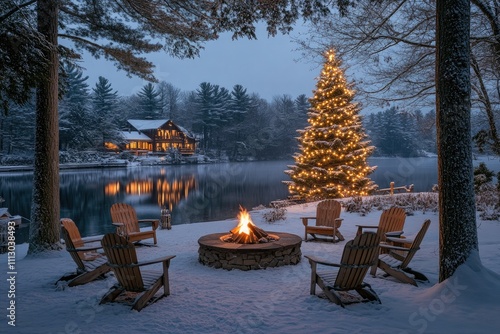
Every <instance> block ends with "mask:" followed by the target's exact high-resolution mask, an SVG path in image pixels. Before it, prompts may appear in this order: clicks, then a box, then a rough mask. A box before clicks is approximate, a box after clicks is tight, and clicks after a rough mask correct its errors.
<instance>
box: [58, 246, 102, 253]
mask: <svg viewBox="0 0 500 334" xmlns="http://www.w3.org/2000/svg"><path fill="white" fill-rule="evenodd" d="M96 249H102V246H93V247H79V248H66V250H67V251H68V252H88V251H93V250H96Z"/></svg>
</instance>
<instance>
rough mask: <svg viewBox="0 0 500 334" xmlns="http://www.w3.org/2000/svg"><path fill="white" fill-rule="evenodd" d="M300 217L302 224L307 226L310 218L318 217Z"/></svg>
mask: <svg viewBox="0 0 500 334" xmlns="http://www.w3.org/2000/svg"><path fill="white" fill-rule="evenodd" d="M300 219H302V224H303V225H304V226H307V225H308V223H309V222H308V219H316V217H300Z"/></svg>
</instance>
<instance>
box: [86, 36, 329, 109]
mask: <svg viewBox="0 0 500 334" xmlns="http://www.w3.org/2000/svg"><path fill="white" fill-rule="evenodd" d="M297 34H298V31H297V32H296V31H292V33H291V35H290V36H284V35H281V34H278V35H277V36H275V37H269V38H268V37H267V33H266V31H265V29H264V28H260V29H258V31H257V38H258V40H247V39H240V40H235V41H232V40H231V37H230V35H228V34H225V35H221V37H220V38H219V40H217V41H212V42H208V43H206V44H205V49H204V50H202V51H201V54H200V57H198V58H196V59H177V58H174V57H172V56H170V55H167V54H166V53H156V54H151V55H148V56H147V58H148V59H149V60H151V61H152V62H153V63H154V64H155V66H156V70H155V75H156V77H157V78H158V79H159V80H160V81H166V82H168V83H171V84H172V85H174V86H175V87H177V88H179V89H181V90H182V91H192V90H196V89H197V88H198V87H199V85H200V83H202V82H204V81H206V82H210V83H212V84H216V85H219V86H221V87H225V88H227V89H229V90H232V88H233V86H234V85H236V84H240V85H242V86H243V87H245V88H246V89H247V92H248V93H258V94H259V95H260V96H261V97H262V98H264V99H266V100H268V101H271V100H272V98H273V97H274V96H280V95H283V94H288V95H290V96H291V97H292V98H296V97H297V96H298V95H300V94H305V95H306V96H307V97H311V96H312V91H313V90H314V89H315V87H316V78H317V77H318V76H319V71H320V69H321V67H320V66H319V65H318V64H313V63H311V62H307V61H306V60H304V59H302V60H301V59H300V57H301V55H300V52H299V51H294V49H296V48H297V44H296V43H294V42H292V41H291V36H296V35H297ZM84 59H85V60H84V63H83V64H82V66H83V67H84V68H86V70H85V71H84V75H88V76H89V80H88V81H87V83H88V84H89V86H90V87H94V86H95V83H96V82H97V78H98V77H99V76H103V77H105V78H106V79H108V80H109V81H110V83H111V85H112V87H113V88H114V89H115V90H118V93H119V94H120V95H123V96H128V95H132V94H135V93H137V92H139V91H140V90H141V88H142V87H143V86H144V85H145V84H146V83H147V82H146V81H144V80H142V79H139V78H136V77H135V78H128V77H127V76H126V74H125V72H124V71H119V70H117V69H116V68H115V67H114V66H113V64H112V63H111V62H107V61H106V60H104V59H99V60H96V59H94V58H92V57H91V56H87V57H85V58H84Z"/></svg>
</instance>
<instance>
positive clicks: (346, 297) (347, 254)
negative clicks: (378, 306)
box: [305, 232, 380, 307]
mask: <svg viewBox="0 0 500 334" xmlns="http://www.w3.org/2000/svg"><path fill="white" fill-rule="evenodd" d="M379 241H380V238H379V237H378V236H377V234H375V233H373V232H365V233H362V234H361V235H358V236H356V238H354V240H350V241H348V242H347V243H346V245H345V247H344V252H343V253H342V258H341V261H340V264H337V263H332V262H328V261H325V260H322V259H319V258H316V257H314V256H309V255H306V256H305V257H306V258H308V259H309V264H310V265H311V288H310V293H311V295H315V294H316V284H317V285H318V286H319V287H320V288H321V289H322V290H323V292H324V293H325V295H326V297H327V298H328V299H329V300H330V301H332V302H334V303H336V304H338V305H340V306H342V307H344V305H345V304H350V303H353V302H367V301H378V302H379V303H380V299H379V297H378V296H377V293H376V292H375V291H373V289H372V288H371V286H370V285H369V284H368V283H365V282H363V280H364V278H365V276H366V273H367V271H368V268H370V267H371V266H372V265H373V263H374V259H375V258H374V254H375V255H376V254H378V247H379ZM318 265H324V266H332V267H337V268H339V269H338V271H336V272H331V271H330V272H329V271H318V270H317V269H318V268H317V267H318ZM349 291H356V292H357V293H358V295H359V296H355V295H353V294H351V293H349Z"/></svg>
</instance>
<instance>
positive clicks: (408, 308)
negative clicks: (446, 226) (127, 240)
mask: <svg viewBox="0 0 500 334" xmlns="http://www.w3.org/2000/svg"><path fill="white" fill-rule="evenodd" d="M315 206H316V203H309V204H303V205H296V206H292V207H289V208H288V210H287V215H286V220H281V221H278V222H275V223H267V222H265V220H264V219H263V217H262V215H263V213H264V212H265V211H266V210H269V209H263V210H254V211H251V212H250V214H251V218H252V220H253V222H254V223H255V224H256V225H257V226H259V227H260V228H262V229H264V230H266V231H278V232H279V231H281V232H288V233H294V234H297V235H299V236H301V237H302V236H303V232H304V227H303V226H302V223H301V221H300V219H299V217H301V216H304V215H307V216H311V215H314V213H315ZM380 213H381V212H380V211H372V212H370V213H369V214H368V215H367V216H364V217H361V216H359V215H358V214H355V213H346V212H342V217H343V218H344V222H343V224H342V227H341V231H342V233H343V235H344V236H345V238H346V240H349V239H352V238H354V236H355V232H356V224H375V225H376V224H378V219H379V216H380ZM425 219H431V221H432V223H431V226H430V229H429V231H428V232H427V235H426V236H425V238H424V240H423V243H422V249H421V250H420V251H419V252H417V254H416V256H415V258H414V259H413V261H412V263H411V267H412V268H414V269H416V270H418V271H421V272H423V273H424V274H425V275H427V276H428V277H429V279H430V282H424V283H419V286H418V287H415V286H412V285H407V284H403V283H399V282H397V281H395V280H393V279H391V278H383V277H382V274H381V272H380V270H379V272H378V277H371V276H370V275H367V277H366V282H368V283H369V284H371V286H372V288H373V289H374V290H375V291H376V292H377V293H378V295H379V297H380V299H381V301H382V304H376V303H363V304H351V305H348V306H346V307H345V308H342V307H340V306H338V305H336V304H333V303H330V302H329V301H328V300H327V299H324V298H320V297H318V296H311V295H310V294H309V281H310V267H309V263H308V261H307V260H306V259H305V258H303V260H302V261H301V262H300V263H299V264H298V265H295V266H293V265H292V266H284V267H278V268H269V269H265V270H253V271H240V270H232V271H226V270H223V269H214V268H210V267H206V266H203V265H202V264H200V263H199V262H198V243H197V240H198V238H199V237H201V236H203V235H205V234H209V233H219V232H221V233H222V232H227V231H229V230H230V229H231V228H233V227H234V226H235V225H236V217H235V218H234V219H230V220H226V221H219V222H208V223H197V224H188V225H176V226H174V227H173V228H172V229H171V230H158V233H157V234H158V239H159V240H158V246H157V247H138V248H137V252H138V257H139V258H140V260H145V259H153V258H156V257H160V256H163V255H168V254H172V255H176V257H175V258H174V259H173V260H172V262H171V266H170V271H169V273H170V288H171V295H170V296H169V297H167V298H163V299H161V300H159V301H158V302H157V303H155V304H152V305H149V306H148V307H146V308H145V309H143V310H142V311H141V312H136V311H132V310H130V307H129V306H128V305H125V304H120V303H111V304H105V305H99V300H100V298H101V297H102V296H103V294H104V293H105V292H106V291H107V289H108V288H109V287H110V286H112V285H113V283H114V282H115V279H114V277H113V276H112V275H108V277H107V278H106V279H104V280H98V281H95V282H92V283H88V284H86V285H83V286H78V287H73V288H68V287H67V286H65V284H58V285H56V284H55V282H56V281H57V280H58V278H59V277H61V276H62V275H63V274H64V273H67V272H70V271H72V270H74V268H75V265H74V263H73V261H72V260H71V258H70V256H69V254H68V253H67V252H66V251H65V250H63V251H59V252H53V253H50V254H45V255H44V256H43V257H27V256H26V251H27V245H25V244H23V245H17V247H16V256H17V257H16V261H15V272H16V274H15V275H14V276H15V285H13V286H11V285H10V284H7V283H8V281H7V279H8V278H9V277H10V276H11V275H10V274H8V272H10V271H11V270H9V269H8V268H7V254H1V255H0V268H2V269H1V271H0V282H1V283H0V295H1V296H2V297H1V298H0V299H1V305H0V310H1V311H0V315H2V316H1V317H0V319H2V320H1V324H0V332H1V333H26V334H28V333H30V334H31V333H108V334H111V333H197V334H198V333H391V332H394V333H444V332H446V333H496V332H498V329H500V316H499V315H500V275H499V273H500V257H499V256H498V254H500V241H499V236H500V222H498V221H480V220H479V219H478V237H479V254H477V253H475V254H474V255H473V256H471V257H470V259H469V260H468V262H467V263H466V264H464V265H462V266H461V267H460V268H459V269H458V270H457V271H456V273H455V275H454V276H453V277H452V278H450V279H448V280H447V281H445V282H443V283H441V284H438V256H439V245H438V243H439V237H438V216H437V214H436V213H425V214H423V213H419V212H416V213H415V214H414V215H413V216H408V217H407V219H406V224H405V235H408V236H411V235H412V234H415V233H416V232H417V231H418V229H419V228H420V227H421V225H422V223H423V222H424V220H425ZM344 245H345V241H344V242H340V243H337V244H332V243H325V242H303V243H302V253H303V255H305V254H314V255H316V256H321V257H324V258H326V259H329V260H334V261H338V259H339V257H340V255H341V253H342V250H343V247H344ZM158 269H159V268H158ZM12 288H15V298H14V297H12V296H8V294H9V289H12ZM320 291H321V289H319V288H318V289H317V293H318V294H319V292H320ZM9 301H15V327H12V326H10V325H9V324H8V322H9V321H11V320H10V319H9V318H8V315H9V312H10V311H9V310H7V308H8V307H9V304H8V303H9ZM2 313H3V314H2Z"/></svg>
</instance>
